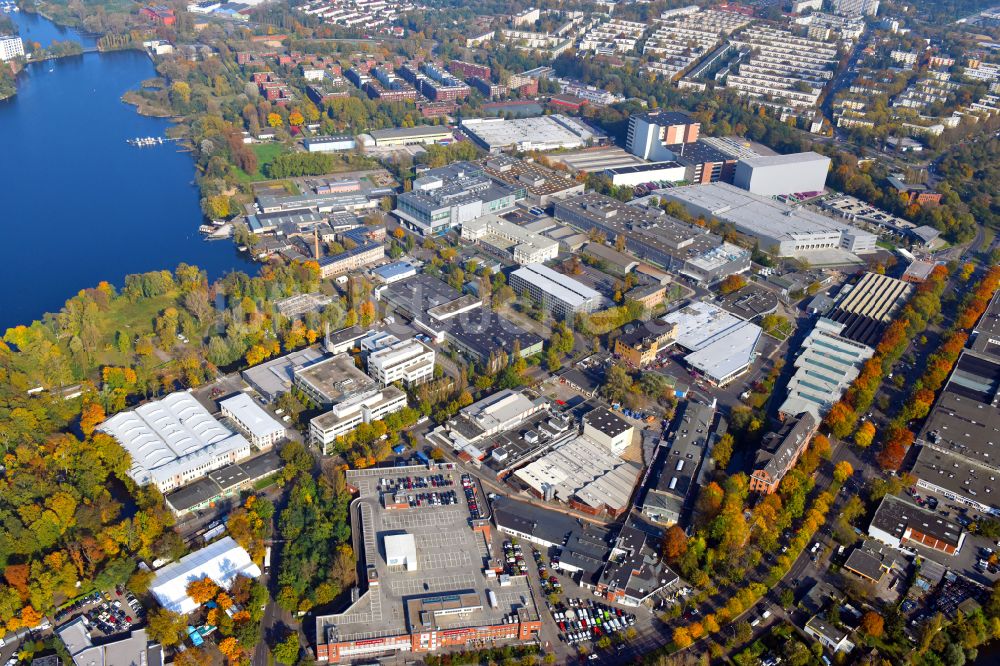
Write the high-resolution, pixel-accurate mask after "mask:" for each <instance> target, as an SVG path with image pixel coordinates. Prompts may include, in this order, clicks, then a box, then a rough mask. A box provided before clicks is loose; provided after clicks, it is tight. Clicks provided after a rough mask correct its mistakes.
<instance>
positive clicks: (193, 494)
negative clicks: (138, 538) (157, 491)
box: [163, 449, 285, 517]
mask: <svg viewBox="0 0 1000 666" xmlns="http://www.w3.org/2000/svg"><path fill="white" fill-rule="evenodd" d="M284 466H285V463H284V462H283V461H282V460H281V458H280V457H279V456H278V453H277V452H276V451H275V450H273V449H272V450H271V451H268V452H267V453H265V454H263V455H259V456H257V457H256V458H249V459H247V460H242V461H240V462H238V463H234V464H232V465H226V466H225V467H222V468H220V469H217V470H215V471H214V472H209V473H208V474H207V475H205V476H204V477H203V478H200V479H198V480H197V481H193V482H191V483H189V484H187V485H186V486H182V487H180V488H177V489H176V490H174V491H172V492H170V493H167V494H166V495H164V498H163V499H164V500H165V501H166V503H167V506H168V507H170V510H171V511H173V512H174V515H175V516H178V517H180V516H185V515H188V514H190V513H194V512H197V511H201V510H203V509H207V508H210V507H212V506H214V505H216V504H217V503H218V502H220V501H222V500H223V499H225V498H227V497H238V496H239V494H240V493H241V492H243V491H244V490H247V489H250V488H253V486H254V484H256V483H257V482H258V481H260V480H262V479H266V478H267V477H269V476H272V475H273V474H277V473H278V472H280V471H281V470H282V468H284Z"/></svg>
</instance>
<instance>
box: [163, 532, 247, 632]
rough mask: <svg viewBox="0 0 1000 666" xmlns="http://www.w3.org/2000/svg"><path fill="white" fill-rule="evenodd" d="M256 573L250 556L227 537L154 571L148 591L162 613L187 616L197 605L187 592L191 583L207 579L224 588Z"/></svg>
mask: <svg viewBox="0 0 1000 666" xmlns="http://www.w3.org/2000/svg"><path fill="white" fill-rule="evenodd" d="M260 574H261V571H260V567H258V566H257V565H256V564H254V563H253V561H252V560H251V559H250V554H249V553H247V551H246V550H244V549H243V548H242V547H241V546H240V545H239V544H237V543H236V541H234V540H233V538H232V537H228V536H227V537H223V538H222V539H219V540H218V541H216V542H214V543H211V544H209V545H207V546H205V547H204V548H202V549H201V550H196V551H195V552H193V553H191V554H190V555H185V556H184V557H182V558H181V559H179V560H177V561H176V562H172V563H170V564H168V565H166V566H165V567H163V568H162V569H158V570H157V571H156V575H155V576H154V577H153V581H152V582H151V583H150V584H149V592H150V594H152V595H153V596H154V597H156V600H157V601H158V602H160V605H161V606H163V608H165V609H166V610H168V611H171V612H173V613H180V614H181V615H187V614H188V613H190V612H191V611H193V610H195V609H196V608H198V606H199V604H198V603H197V602H196V601H195V600H194V599H192V598H191V597H189V596H188V593H187V586H188V583H190V582H191V581H192V580H198V579H201V578H210V579H212V581H214V582H215V584H216V585H218V586H219V587H221V588H223V589H228V588H229V586H230V585H232V583H233V581H234V580H236V578H237V577H238V576H244V577H246V578H258V577H259V576H260Z"/></svg>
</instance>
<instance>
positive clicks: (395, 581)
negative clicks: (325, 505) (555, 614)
mask: <svg viewBox="0 0 1000 666" xmlns="http://www.w3.org/2000/svg"><path fill="white" fill-rule="evenodd" d="M421 469H423V470H424V472H426V468H417V467H405V468H399V469H387V470H385V471H384V472H382V473H380V477H381V481H380V483H367V482H366V479H367V478H368V474H367V470H358V471H354V470H349V471H348V472H347V482H348V483H350V484H352V485H356V486H357V487H359V488H361V491H360V493H359V494H358V498H357V499H356V500H355V502H356V503H357V506H358V510H357V511H356V512H352V525H351V528H352V531H353V532H354V533H356V534H359V535H360V538H359V541H358V543H359V544H364V545H363V547H362V548H361V549H360V550H359V552H358V553H357V556H358V559H359V560H360V562H361V568H362V571H364V572H365V573H366V575H364V576H362V577H361V579H360V581H359V583H358V588H357V589H356V590H354V591H353V592H352V595H351V597H352V601H351V602H350V605H349V606H348V608H346V609H345V610H344V611H343V612H340V613H335V614H332V615H318V616H317V617H316V619H315V622H316V633H315V635H316V642H317V645H316V660H317V661H319V662H331V663H334V662H351V663H353V662H355V661H358V660H365V659H367V660H372V659H375V658H376V657H378V656H379V655H382V656H386V655H397V654H403V655H413V654H422V653H431V652H437V651H440V650H449V649H455V648H467V649H471V648H474V647H475V646H478V645H482V644H486V643H489V644H494V643H498V642H507V641H512V642H528V641H532V640H537V638H536V637H537V634H538V632H539V631H540V630H541V620H540V618H539V616H538V612H537V610H536V608H535V606H534V602H533V601H532V594H531V590H530V589H529V588H528V585H527V583H526V582H525V580H524V579H523V578H521V577H510V578H508V577H506V576H504V578H503V580H502V581H501V579H500V576H498V575H497V572H496V568H497V565H495V563H494V561H493V555H492V551H491V550H490V549H489V548H488V544H490V543H491V541H492V534H491V526H490V524H489V523H488V522H487V521H485V520H482V519H479V518H470V513H469V512H468V510H467V509H464V510H462V511H456V510H455V509H454V507H447V506H445V507H438V506H428V505H425V506H423V507H420V508H418V509H411V508H410V505H409V498H410V497H411V496H414V495H415V493H410V492H409V491H406V490H405V489H404V488H403V481H402V479H403V477H404V476H405V475H411V476H412V475H414V474H416V475H419V474H421ZM435 471H440V472H441V473H443V474H444V475H445V476H447V477H449V478H450V479H451V480H452V482H455V481H457V476H458V474H457V473H456V472H450V471H447V470H435ZM389 494H392V495H400V496H401V497H402V498H404V499H406V503H405V508H403V505H402V504H401V503H399V504H396V503H389V504H386V503H385V502H384V501H383V498H384V496H386V495H389ZM413 511H415V512H416V513H414V514H413V515H412V516H411V515H405V514H408V513H411V512H413ZM400 514H404V515H400ZM417 514H419V516H418V515H417ZM418 518H419V519H418ZM425 518H430V519H431V520H430V522H428V521H427V520H425ZM401 521H403V522H405V523H406V524H407V527H406V528H405V529H399V528H398V527H394V525H399V524H400V523H401ZM484 562H486V563H488V567H487V571H489V572H490V573H491V574H492V575H489V576H484V575H483V570H484ZM408 590H413V592H410V591H408ZM418 590H419V593H417V592H416V591H418Z"/></svg>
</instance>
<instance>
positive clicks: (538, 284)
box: [510, 264, 604, 319]
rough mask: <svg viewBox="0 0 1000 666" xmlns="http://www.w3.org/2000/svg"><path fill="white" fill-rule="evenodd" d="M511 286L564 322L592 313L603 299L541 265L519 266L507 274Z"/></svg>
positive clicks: (582, 285) (585, 287)
mask: <svg viewBox="0 0 1000 666" xmlns="http://www.w3.org/2000/svg"><path fill="white" fill-rule="evenodd" d="M510 286H511V287H512V288H513V289H514V292H515V293H521V292H523V291H527V292H528V295H529V296H531V298H532V299H533V300H535V301H537V302H538V303H540V304H541V306H542V307H543V308H544V309H545V310H547V311H549V312H551V313H552V314H553V315H554V316H556V317H562V318H567V319H571V318H572V317H573V315H575V314H576V313H578V312H583V313H589V312H593V311H594V310H596V309H597V308H598V307H599V306H600V305H601V302H602V301H603V300H604V299H603V297H602V296H601V294H600V293H599V292H597V291H595V290H593V289H591V288H590V287H588V286H586V285H585V284H582V283H581V282H579V281H578V280H574V279H573V278H571V277H569V276H568V275H563V274H562V273H558V272H556V271H554V270H552V269H551V268H549V267H548V266H545V265H543V264H526V265H524V266H521V267H520V268H518V269H517V270H516V271H514V272H513V273H511V274H510Z"/></svg>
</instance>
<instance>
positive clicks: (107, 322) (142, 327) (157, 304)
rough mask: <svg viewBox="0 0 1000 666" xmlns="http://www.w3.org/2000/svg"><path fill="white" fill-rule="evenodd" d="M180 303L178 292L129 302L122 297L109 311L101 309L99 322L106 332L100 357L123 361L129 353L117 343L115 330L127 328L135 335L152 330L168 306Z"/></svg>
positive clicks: (116, 362)
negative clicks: (155, 320) (117, 345)
mask: <svg viewBox="0 0 1000 666" xmlns="http://www.w3.org/2000/svg"><path fill="white" fill-rule="evenodd" d="M176 303H177V292H172V293H169V294H164V295H162V296H157V297H156V298H149V299H144V300H141V301H139V302H138V303H129V302H128V301H127V300H125V299H121V300H118V301H115V302H114V303H112V305H111V307H110V308H108V311H107V312H102V313H100V315H99V317H98V320H97V325H98V327H99V328H100V330H101V332H102V336H101V343H100V348H99V351H98V352H97V354H98V356H99V357H100V360H101V362H102V363H104V364H109V365H122V364H123V363H125V360H126V357H124V356H123V355H122V353H121V352H119V351H118V348H117V347H116V346H115V332H116V331H118V330H123V331H127V332H128V333H129V334H130V335H132V337H133V339H134V338H135V336H138V335H142V334H145V333H150V332H152V330H153V320H154V319H155V318H156V317H157V315H159V314H160V312H162V311H163V310H164V309H165V308H168V307H170V306H174V305H176Z"/></svg>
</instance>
